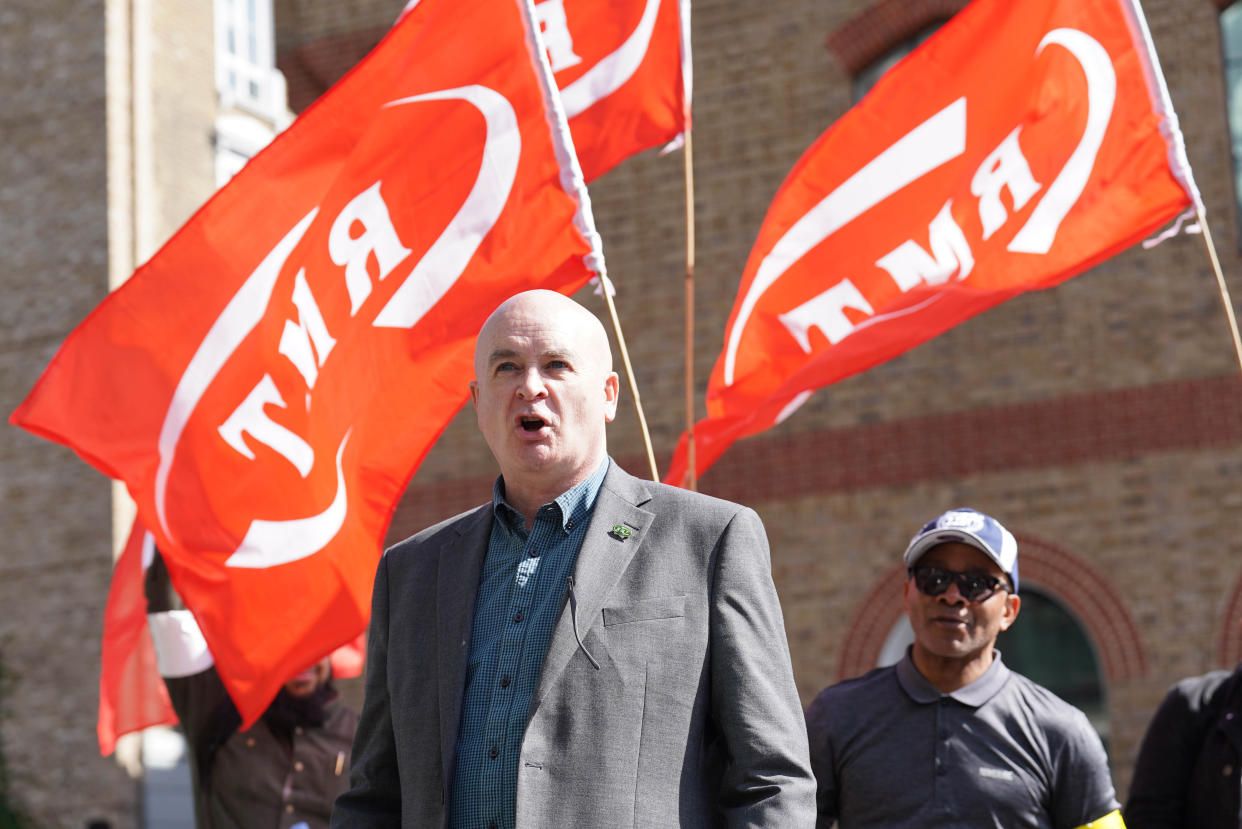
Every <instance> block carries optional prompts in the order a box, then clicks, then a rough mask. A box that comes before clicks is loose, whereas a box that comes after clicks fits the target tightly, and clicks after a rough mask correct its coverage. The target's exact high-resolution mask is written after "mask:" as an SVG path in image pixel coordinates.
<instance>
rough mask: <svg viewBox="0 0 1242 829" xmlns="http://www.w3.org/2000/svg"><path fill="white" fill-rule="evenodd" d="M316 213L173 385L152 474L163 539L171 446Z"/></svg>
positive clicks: (250, 326) (245, 287) (252, 281)
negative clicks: (153, 475)
mask: <svg viewBox="0 0 1242 829" xmlns="http://www.w3.org/2000/svg"><path fill="white" fill-rule="evenodd" d="M318 212H319V208H318V207H316V208H315V209H314V210H312V211H311V212H309V213H307V214H306V215H305V216H303V217H302V220H301V221H300V222H298V223H297V224H296V225H295V226H294V228H293V230H290V231H289V232H288V233H286V234H285V237H284V238H283V239H281V240H280V241H279V242H277V243H276V247H274V248H272V250H271V252H270V253H268V255H267V256H266V257H264V259H263V261H262V262H260V263H259V267H257V268H255V269H254V272H253V273H251V274H250V276H248V277H246V281H245V282H244V283H242V286H241V288H239V289H238V291H237V293H236V294H234V295H233V298H232V299H230V300H229V304H228V305H226V306H225V307H224V310H223V311H222V312H221V313H220V316H219V317H217V318H216V321H215V322H214V323H212V325H211V329H210V330H209V331H208V332H207V336H206V337H204V338H203V341H202V343H200V344H199V346H198V350H197V351H195V352H194V356H193V357H192V358H191V359H190V362H189V364H188V365H187V366H186V368H185V372H184V373H183V374H182V375H181V379H180V380H179V381H178V382H177V388H176V390H175V391H174V392H173V397H172V402H171V403H170V404H169V406H168V412H167V414H165V415H164V425H163V426H162V427H161V428H160V438H159V444H158V447H159V458H160V462H159V466H158V468H157V469H156V472H155V512H156V515H158V516H159V519H160V526H161V527H163V528H164V534H165V535H167V536H168V537H169V538H172V537H173V534H172V531H171V530H170V529H169V528H168V514H167V496H168V473H169V472H170V471H171V469H172V462H173V457H174V456H175V455H176V454H177V444H178V443H179V442H180V440H181V433H182V432H184V431H185V425H186V423H188V422H189V420H190V415H192V414H193V413H194V409H195V408H196V407H197V406H198V401H199V400H201V399H202V397H203V394H204V393H205V392H206V391H207V387H208V386H209V385H211V381H212V380H214V379H216V375H217V374H219V373H220V369H221V368H223V366H224V364H225V362H227V361H228V359H229V357H232V356H233V352H234V351H236V350H237V347H238V346H239V345H241V342H242V340H244V339H246V337H247V335H249V334H250V332H251V331H253V330H254V328H255V326H256V325H258V324H259V320H261V319H262V318H263V314H264V313H265V312H266V311H267V303H268V301H269V300H270V299H271V298H272V289H273V288H275V286H276V277H278V276H279V275H280V269H281V268H283V267H284V265H285V260H287V259H288V258H289V254H290V253H292V252H293V249H294V248H295V247H297V244H298V242H299V241H301V239H302V236H303V235H304V234H305V233H306V229H307V228H308V227H310V223H311V222H312V221H314V219H315V215H316V214H317V213H318Z"/></svg>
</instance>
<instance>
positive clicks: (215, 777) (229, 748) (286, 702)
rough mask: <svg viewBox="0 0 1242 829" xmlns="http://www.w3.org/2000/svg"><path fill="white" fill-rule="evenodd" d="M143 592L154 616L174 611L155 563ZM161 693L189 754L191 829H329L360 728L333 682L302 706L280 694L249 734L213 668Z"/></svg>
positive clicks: (173, 680)
mask: <svg viewBox="0 0 1242 829" xmlns="http://www.w3.org/2000/svg"><path fill="white" fill-rule="evenodd" d="M145 590H146V594H147V610H148V612H149V613H151V614H156V613H162V612H166V611H169V610H172V609H174V608H175V607H176V605H177V604H178V603H179V598H178V597H177V596H176V593H175V591H174V590H173V589H172V585H171V583H170V582H169V581H168V573H167V570H166V569H165V568H164V565H163V561H162V559H161V558H160V557H159V556H158V555H157V556H156V557H155V560H154V562H152V564H151V567H150V568H149V569H148V572H147V576H146V583H145ZM156 647H157V650H158V649H159V644H158V643H157V646H156ZM164 684H165V686H167V688H168V696H169V697H170V699H171V700H172V704H173V710H175V711H176V712H177V718H178V719H179V720H180V721H181V727H182V729H183V731H184V732H185V738H186V743H187V744H188V745H189V749H190V773H191V775H192V778H193V784H194V819H195V824H196V825H197V826H198V829H290V827H294V826H297V825H298V824H306V825H307V826H309V827H310V829H327V826H328V820H329V818H330V817H331V815H332V803H333V801H334V800H336V798H337V796H338V795H340V794H341V793H342V792H344V791H345V790H346V789H347V788H348V785H347V784H348V782H349V765H350V748H351V745H352V742H353V738H354V731H355V730H356V729H357V727H358V715H357V713H355V712H354V711H353V710H351V709H350V708H348V707H347V706H346V705H345V704H344V703H343V702H342V701H341V699H340V697H339V695H338V694H337V692H336V689H335V688H334V687H333V686H332V683H331V682H330V681H329V682H328V683H326V684H324V685H322V686H320V688H319V689H318V690H317V691H315V693H314V694H312V695H311V696H310V697H307V698H303V699H300V700H299V699H295V698H293V697H292V696H290V695H288V694H286V693H285V692H284V691H283V690H282V691H281V692H280V694H279V695H278V696H277V698H276V700H275V701H274V702H273V703H272V705H271V706H269V707H268V709H267V711H266V712H265V713H264V715H263V716H262V717H261V718H260V719H259V721H258V722H256V723H255V724H254V725H253V726H251V727H250V728H249V729H248V730H246V731H239V730H238V727H239V726H240V725H241V715H240V714H238V712H237V708H236V707H235V706H234V705H233V701H232V700H231V699H230V698H229V695H228V692H227V691H226V690H225V687H224V683H223V682H222V681H221V680H220V676H219V674H217V673H216V669H215V667H210V668H208V669H206V670H203V671H200V672H198V673H194V674H190V675H188V676H177V677H169V676H166V677H164Z"/></svg>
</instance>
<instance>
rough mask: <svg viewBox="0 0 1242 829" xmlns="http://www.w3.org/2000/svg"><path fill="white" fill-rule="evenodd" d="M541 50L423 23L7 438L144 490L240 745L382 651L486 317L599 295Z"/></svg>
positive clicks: (137, 277) (83, 337)
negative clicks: (333, 656) (443, 438)
mask: <svg viewBox="0 0 1242 829" xmlns="http://www.w3.org/2000/svg"><path fill="white" fill-rule="evenodd" d="M533 37H534V33H533V32H531V31H529V30H528V29H527V27H526V25H525V19H524V16H523V13H522V11H521V9H520V7H519V4H518V3H517V2H515V0H423V2H421V3H419V4H418V5H417V6H416V7H414V9H413V10H412V11H411V12H410V13H409V14H408V15H406V17H405V18H404V19H403V20H401V21H400V23H398V25H396V26H395V27H394V28H393V29H392V31H391V32H390V33H389V34H388V35H387V37H385V38H384V40H383V41H382V42H381V43H380V44H379V46H377V47H376V49H375V50H374V51H373V52H372V53H371V54H370V55H369V56H368V57H367V58H366V59H365V60H363V61H362V62H361V63H360V64H359V65H358V66H357V67H355V69H354V70H353V71H351V72H350V73H349V74H348V75H347V76H346V77H345V78H344V79H342V81H341V82H340V83H339V84H338V85H337V86H336V87H334V88H333V89H332V90H330V91H329V92H328V93H327V94H326V95H324V96H323V97H322V98H321V99H320V100H319V101H318V102H316V103H315V104H314V105H313V106H312V107H310V108H309V109H308V110H307V111H306V113H304V114H303V116H302V117H301V118H299V119H298V121H297V122H296V123H295V124H294V125H293V126H291V127H290V128H289V129H288V130H286V131H285V132H284V133H283V134H281V135H280V136H278V137H277V138H276V140H275V141H274V142H273V143H272V144H271V145H270V146H269V147H268V148H266V149H265V150H264V151H263V152H262V153H260V154H259V155H258V156H257V157H255V158H254V159H253V160H252V161H251V162H250V163H249V164H248V165H247V166H246V167H245V168H244V169H243V170H242V171H241V172H240V173H239V174H238V175H237V176H236V177H235V178H234V179H233V180H232V181H231V182H230V184H229V185H228V186H226V187H225V188H224V189H222V190H221V191H219V192H218V193H217V194H216V195H215V196H214V197H213V198H212V199H211V201H209V202H208V203H207V204H206V205H205V206H204V207H203V208H202V209H201V210H200V211H199V212H198V213H197V214H196V215H195V216H194V217H193V218H191V220H190V221H189V222H188V223H187V224H186V225H185V226H184V227H183V228H182V229H181V230H180V231H179V232H178V233H177V234H176V236H174V237H173V238H172V239H171V240H170V241H169V242H168V244H166V245H165V246H164V248H163V249H161V250H160V252H159V253H157V254H156V255H155V256H154V257H153V258H152V259H151V261H150V262H148V263H147V264H146V265H144V266H143V267H141V268H140V269H139V270H138V271H137V272H136V273H135V274H134V276H133V277H132V278H131V279H130V280H129V281H128V282H127V283H126V284H125V285H124V286H122V287H121V288H120V289H119V290H117V291H116V292H115V293H113V294H112V295H111V296H109V297H108V298H107V299H106V300H105V301H104V302H103V303H102V304H101V305H100V307H99V308H97V309H96V310H95V311H94V312H93V313H92V314H91V315H90V316H89V317H88V318H87V320H86V321H85V322H84V323H82V325H80V326H79V327H78V328H77V329H76V330H75V331H73V332H72V333H71V334H70V336H69V338H68V339H67V341H66V343H65V344H64V345H63V346H62V348H61V350H60V352H59V353H58V354H57V355H56V357H55V358H54V360H53V361H52V363H51V365H50V366H49V367H48V369H47V371H46V372H45V373H44V375H43V376H42V377H41V378H40V380H39V383H38V384H37V385H36V387H35V389H34V390H33V391H32V392H31V394H30V396H29V397H28V398H27V400H26V401H25V402H24V403H23V404H22V406H21V407H20V408H19V409H18V410H17V411H16V412H15V413H14V415H13V416H12V421H13V422H14V423H16V424H18V425H21V426H23V427H25V428H27V429H29V430H31V431H32V432H35V433H36V434H39V435H42V436H45V437H47V438H50V439H52V440H56V441H59V442H62V443H65V444H67V445H69V446H71V447H72V448H73V449H75V450H76V451H77V452H78V453H79V454H80V455H81V456H82V457H83V458H85V459H86V460H87V461H88V462H90V463H91V464H93V465H94V466H96V467H97V468H98V469H100V470H101V471H103V472H104V473H105V474H107V475H110V476H112V477H115V478H119V479H121V480H124V481H125V483H126V484H127V486H128V488H129V491H130V493H131V494H132V495H133V497H134V499H135V501H136V502H137V504H138V509H139V514H140V515H141V516H142V518H143V521H144V523H145V524H146V525H147V527H148V528H149V529H150V530H151V532H152V533H153V534H154V535H155V538H156V542H157V544H158V546H159V548H160V550H161V552H162V553H163V555H164V557H165V561H166V563H167V564H168V569H169V573H170V575H171V577H172V580H173V583H174V585H175V586H176V588H177V589H178V591H179V592H180V593H181V595H182V597H183V598H184V600H185V602H186V604H187V606H189V607H190V608H191V609H192V610H193V611H194V615H195V617H196V618H197V620H198V622H199V625H200V626H201V628H202V630H203V634H204V637H205V638H206V640H207V644H208V646H209V647H210V649H211V651H212V653H213V655H214V657H215V662H216V665H217V667H218V669H219V671H220V674H221V677H222V679H223V680H224V682H225V685H226V686H227V687H228V689H229V691H230V694H231V695H232V697H233V699H234V701H235V702H236V703H237V707H238V709H239V710H240V712H241V713H242V717H243V720H244V723H245V724H249V723H251V722H253V721H254V720H255V719H256V718H257V717H258V716H259V715H260V714H261V713H262V711H263V710H264V709H265V707H266V706H267V704H268V702H269V701H270V700H271V699H272V697H273V696H274V695H275V693H276V691H277V689H278V688H279V687H280V685H281V683H282V682H283V681H284V680H285V679H286V678H287V677H289V676H291V675H293V674H294V673H296V672H297V671H299V670H301V669H302V668H303V667H305V666H306V665H308V664H310V663H311V662H313V661H315V660H316V659H318V658H320V657H322V656H323V655H324V654H326V653H328V652H329V651H331V650H332V649H333V648H335V647H336V646H338V645H341V644H342V643H344V642H346V641H349V640H353V639H354V638H355V637H357V636H358V635H359V633H360V632H361V631H362V630H363V628H364V626H365V624H366V621H367V617H368V615H369V604H370V588H371V580H372V576H373V574H374V569H375V565H376V562H377V559H378V556H379V550H380V543H381V539H382V538H383V535H384V531H385V528H386V527H387V524H388V521H389V519H390V516H391V513H392V510H393V508H394V505H395V504H396V502H397V499H398V498H399V496H400V494H401V492H402V490H403V489H404V486H405V483H406V481H407V480H408V478H409V476H410V475H411V474H412V472H413V470H414V468H415V467H416V466H417V464H418V463H419V462H420V461H421V459H422V458H423V456H424V455H425V453H426V452H427V450H428V449H429V448H430V446H431V444H432V443H433V442H434V440H435V438H436V437H437V436H438V435H439V433H440V431H441V430H442V429H443V428H444V426H445V425H446V424H447V423H448V421H449V419H450V418H451V417H452V415H453V414H454V413H455V412H456V411H457V410H458V409H459V408H460V407H461V405H462V404H463V403H464V401H465V399H466V396H467V388H466V381H467V380H468V379H469V377H470V376H471V349H472V346H473V341H474V335H475V333H476V332H477V331H478V329H479V326H480V325H481V324H482V322H483V320H484V319H485V318H486V316H487V315H488V313H490V312H491V311H492V310H493V309H494V308H495V307H496V306H497V305H498V304H499V303H500V302H501V301H503V300H504V299H505V298H507V297H508V296H510V295H512V294H513V293H515V292H516V291H519V290H524V289H527V288H535V287H543V288H551V289H554V290H560V291H564V292H566V293H568V292H572V291H573V290H576V289H577V288H578V287H580V286H581V285H582V284H583V283H584V282H585V280H586V279H587V278H588V277H589V275H590V273H589V271H588V270H587V269H586V266H585V265H584V264H583V257H584V255H586V254H587V253H588V252H589V251H590V246H589V245H588V243H587V242H586V241H585V239H584V236H583V232H588V233H593V231H589V220H588V219H587V217H586V215H585V211H582V212H580V210H579V200H578V199H577V198H576V197H575V196H572V195H570V194H568V193H567V192H566V191H565V190H564V189H563V188H562V186H561V184H560V181H561V178H562V170H561V165H560V163H558V148H557V147H556V146H554V134H553V131H552V130H551V129H550V127H549V118H548V114H547V109H546V107H545V101H546V96H547V95H548V94H549V93H548V92H547V91H546V90H545V88H544V86H543V85H542V84H541V82H540V78H541V77H542V75H540V74H539V73H537V71H536V66H535V62H533V61H531V60H530V55H531V54H537V52H535V51H533V50H534V49H535V48H536V47H535V45H534V43H533V42H529V43H528V39H533ZM559 152H560V154H561V155H562V156H565V157H568V155H567V153H566V150H565V148H563V147H562V148H560V149H559ZM565 179H566V180H568V179H569V176H566V177H565ZM575 222H580V223H581V224H582V226H583V227H584V228H586V229H587V230H585V231H583V232H580V231H579V230H578V229H577V228H576V226H575Z"/></svg>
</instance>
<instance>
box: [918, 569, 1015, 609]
mask: <svg viewBox="0 0 1242 829" xmlns="http://www.w3.org/2000/svg"><path fill="white" fill-rule="evenodd" d="M908 572H909V573H910V576H911V577H912V578H913V579H914V586H915V587H917V588H918V589H919V592H920V593H923V594H925V595H927V596H939V595H940V594H941V593H943V592H944V591H946V590H948V589H949V584H950V582H956V583H957V592H958V593H961V594H962V598H963V599H965V600H966V601H968V602H982V601H984V600H985V599H989V598H991V597H992V594H993V593H995V592H996V591H997V590H1004V591H1006V592H1008V591H1009V584H1008V583H1007V582H1006V581H1005V580H1004V579H998V578H996V577H995V576H989V575H988V574H986V573H955V572H953V571H952V570H946V569H944V568H943V567H911V568H910V569H909V571H908Z"/></svg>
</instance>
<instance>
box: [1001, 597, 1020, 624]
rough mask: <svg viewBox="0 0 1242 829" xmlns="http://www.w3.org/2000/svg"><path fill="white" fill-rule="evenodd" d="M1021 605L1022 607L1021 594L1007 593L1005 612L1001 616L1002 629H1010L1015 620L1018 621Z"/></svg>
mask: <svg viewBox="0 0 1242 829" xmlns="http://www.w3.org/2000/svg"><path fill="white" fill-rule="evenodd" d="M1021 607H1022V598H1021V597H1020V596H1016V595H1014V594H1013V593H1006V594H1005V612H1004V614H1003V615H1002V616H1001V623H1000V629H1001V630H1009V626H1010V625H1012V624H1013V623H1014V622H1015V621H1017V619H1018V610H1019V609H1020V608H1021Z"/></svg>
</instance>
